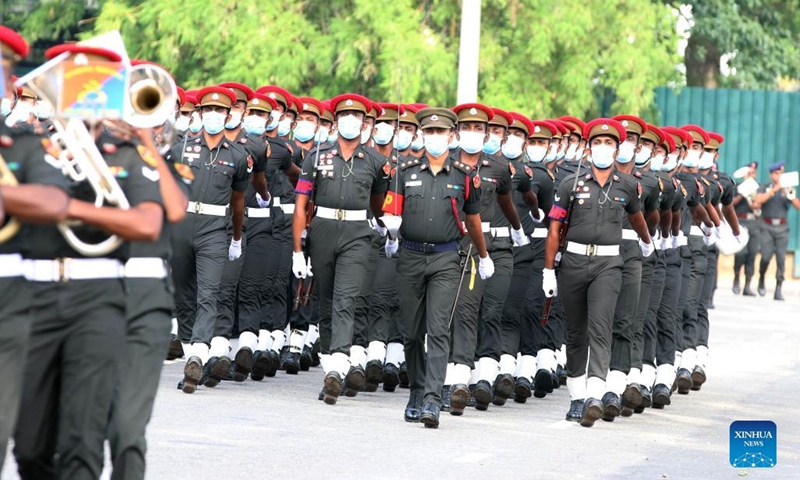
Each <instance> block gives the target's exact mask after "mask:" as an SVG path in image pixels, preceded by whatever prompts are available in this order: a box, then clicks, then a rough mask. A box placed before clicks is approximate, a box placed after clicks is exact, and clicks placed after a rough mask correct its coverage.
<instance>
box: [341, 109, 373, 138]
mask: <svg viewBox="0 0 800 480" xmlns="http://www.w3.org/2000/svg"><path fill="white" fill-rule="evenodd" d="M336 125H337V127H336V128H337V130H338V131H339V135H341V136H342V138H345V139H347V140H353V139H354V138H357V137H358V136H359V135H361V140H364V135H363V133H362V132H361V128H362V126H363V125H364V121H363V120H361V119H359V118H356V117H355V116H354V115H345V116H343V117H339V120H337V121H336ZM367 139H369V132H367ZM362 143H363V141H362Z"/></svg>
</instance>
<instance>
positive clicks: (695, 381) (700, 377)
mask: <svg viewBox="0 0 800 480" xmlns="http://www.w3.org/2000/svg"><path fill="white" fill-rule="evenodd" d="M704 383H706V374H705V373H703V372H700V371H699V370H695V371H694V372H692V390H695V387H697V388H696V390H700V386H701V385H703V384H704Z"/></svg>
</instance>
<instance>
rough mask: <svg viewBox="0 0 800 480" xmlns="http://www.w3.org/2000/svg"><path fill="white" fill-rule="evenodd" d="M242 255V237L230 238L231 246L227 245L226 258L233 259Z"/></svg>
mask: <svg viewBox="0 0 800 480" xmlns="http://www.w3.org/2000/svg"><path fill="white" fill-rule="evenodd" d="M241 256H242V239H241V238H240V239H239V240H234V239H232V238H231V246H230V247H228V260H230V261H234V260H236V259H237V258H239V257H241Z"/></svg>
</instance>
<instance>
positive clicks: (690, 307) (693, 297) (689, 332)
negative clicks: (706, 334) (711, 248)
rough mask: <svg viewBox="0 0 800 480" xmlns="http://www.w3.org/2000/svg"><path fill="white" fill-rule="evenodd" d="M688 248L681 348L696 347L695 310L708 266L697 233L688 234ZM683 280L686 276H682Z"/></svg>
mask: <svg viewBox="0 0 800 480" xmlns="http://www.w3.org/2000/svg"><path fill="white" fill-rule="evenodd" d="M689 248H690V249H691V252H692V259H691V267H690V271H689V280H688V282H689V285H688V287H687V290H686V296H685V298H686V303H685V304H684V307H683V312H682V316H683V318H682V320H683V330H682V331H683V343H682V347H683V348H682V350H686V349H689V348H696V347H697V340H698V319H697V312H698V310H699V307H700V294H701V293H702V290H703V282H705V275H706V269H707V268H708V253H707V249H706V245H705V244H704V243H703V238H702V237H701V236H698V235H690V236H689ZM684 280H686V278H685V277H684Z"/></svg>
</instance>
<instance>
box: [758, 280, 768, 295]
mask: <svg viewBox="0 0 800 480" xmlns="http://www.w3.org/2000/svg"><path fill="white" fill-rule="evenodd" d="M758 294H759V295H761V296H762V297H763V296H764V295H766V294H767V287H766V286H765V285H764V275H761V276H759V277H758Z"/></svg>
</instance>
